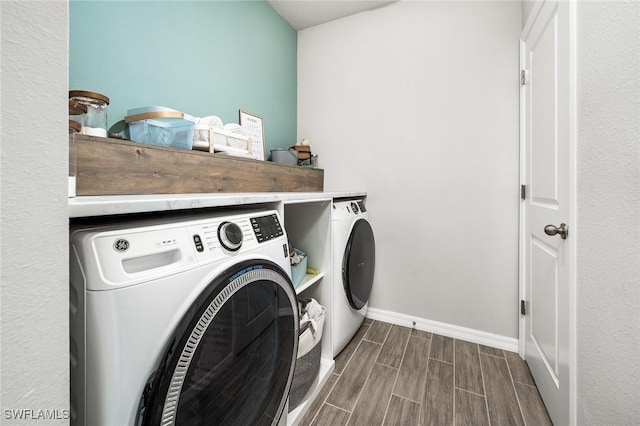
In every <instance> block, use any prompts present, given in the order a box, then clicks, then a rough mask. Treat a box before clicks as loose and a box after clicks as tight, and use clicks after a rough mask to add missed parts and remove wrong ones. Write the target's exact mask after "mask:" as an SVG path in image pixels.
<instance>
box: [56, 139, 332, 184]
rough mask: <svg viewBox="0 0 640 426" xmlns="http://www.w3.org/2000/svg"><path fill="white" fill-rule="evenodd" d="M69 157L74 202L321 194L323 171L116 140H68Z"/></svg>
mask: <svg viewBox="0 0 640 426" xmlns="http://www.w3.org/2000/svg"><path fill="white" fill-rule="evenodd" d="M69 154H70V155H69V157H70V163H71V164H70V169H71V170H75V171H76V194H77V195H78V196H84V195H142V194H194V193H243V192H322V190H323V188H324V171H323V170H322V169H313V168H309V167H299V166H289V165H284V164H278V163H273V162H270V161H258V160H252V159H248V158H238V157H231V156H228V155H219V154H210V153H208V152H201V151H193V150H186V149H175V148H167V147H162V146H156V145H149V144H141V143H136V142H131V141H124V140H120V139H111V138H100V137H95V136H88V135H72V136H70V137H69ZM74 164H75V167H74Z"/></svg>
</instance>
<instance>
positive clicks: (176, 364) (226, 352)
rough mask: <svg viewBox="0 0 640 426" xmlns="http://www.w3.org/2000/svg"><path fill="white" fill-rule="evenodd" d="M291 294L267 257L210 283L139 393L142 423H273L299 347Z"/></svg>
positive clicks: (279, 412) (289, 286) (294, 301)
mask: <svg viewBox="0 0 640 426" xmlns="http://www.w3.org/2000/svg"><path fill="white" fill-rule="evenodd" d="M298 327H299V325H298V310H297V299H296V293H295V290H294V288H293V285H292V284H291V280H290V279H289V278H288V276H287V274H286V273H285V272H284V271H282V270H281V269H280V268H279V267H278V266H277V265H275V264H272V263H271V262H266V261H256V260H253V261H247V262H243V263H240V264H238V265H236V266H234V267H232V268H230V269H229V270H227V271H226V272H225V273H223V274H221V275H219V276H218V278H216V279H215V280H214V281H213V282H211V283H210V284H209V286H208V287H207V288H206V290H205V291H204V292H203V293H202V294H201V295H200V296H199V297H198V298H197V300H196V301H195V302H194V303H193V305H192V306H191V308H190V309H189V310H188V311H187V313H186V314H185V315H184V317H183V318H182V320H181V322H180V323H179V325H178V327H177V328H176V331H175V332H174V334H173V337H172V338H171V340H170V346H169V348H168V350H167V352H166V354H165V356H164V358H163V359H162V361H161V363H160V366H159V368H158V369H157V371H156V373H155V374H154V376H153V377H152V378H151V379H150V381H149V383H148V385H147V388H146V390H145V393H144V395H143V397H142V399H141V404H140V406H141V408H140V411H139V415H138V420H139V421H138V424H142V425H163V426H164V425H189V426H197V425H276V424H277V423H278V421H279V419H280V417H281V416H282V414H283V413H284V410H285V405H286V400H287V398H288V395H289V390H290V387H291V380H292V378H293V369H294V367H295V360H296V356H297V352H298Z"/></svg>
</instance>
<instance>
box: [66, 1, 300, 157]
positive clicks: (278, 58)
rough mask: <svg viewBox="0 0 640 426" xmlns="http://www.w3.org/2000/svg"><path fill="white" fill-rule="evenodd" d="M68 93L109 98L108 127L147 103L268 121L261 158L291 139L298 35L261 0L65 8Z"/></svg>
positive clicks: (89, 3) (232, 119)
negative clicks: (244, 114) (78, 91)
mask: <svg viewBox="0 0 640 426" xmlns="http://www.w3.org/2000/svg"><path fill="white" fill-rule="evenodd" d="M69 9H70V12H69V13H70V24H69V25H70V37H69V38H70V41H69V43H70V46H69V47H70V48H69V88H70V89H82V90H91V91H95V92H99V93H102V94H104V95H106V96H108V97H109V98H110V99H111V103H110V105H109V110H108V116H109V126H111V125H113V124H114V123H116V122H118V121H119V120H122V119H124V117H125V116H126V114H127V110H128V109H131V108H137V107H142V106H149V105H161V106H166V107H169V108H175V109H178V110H181V111H184V112H186V113H188V114H191V115H194V116H197V117H204V116H207V115H217V116H218V117H220V118H221V119H222V120H223V121H224V122H225V123H237V122H238V110H239V109H243V110H246V111H249V112H252V113H255V114H258V115H261V116H262V117H263V119H264V126H265V140H266V145H267V146H266V153H267V154H268V153H269V150H270V149H272V148H276V147H286V146H291V145H293V144H294V143H295V142H296V87H297V81H296V78H297V76H296V74H297V69H296V66H297V64H296V63H297V57H296V55H297V33H296V31H295V30H294V29H293V28H292V27H291V26H290V25H289V24H288V23H287V22H286V21H285V20H284V19H282V17H281V16H280V15H278V13H277V12H276V11H275V10H274V9H273V8H272V7H271V6H270V5H269V4H268V3H267V2H266V1H264V0H260V1H258V0H256V1H184V0H180V1H176V0H174V1H71V2H70V6H69Z"/></svg>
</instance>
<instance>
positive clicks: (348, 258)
mask: <svg viewBox="0 0 640 426" xmlns="http://www.w3.org/2000/svg"><path fill="white" fill-rule="evenodd" d="M368 217H369V215H368V212H367V209H366V207H365V203H364V200H362V199H358V200H346V201H345V200H335V201H334V202H333V210H332V215H331V234H332V240H333V244H332V245H333V277H332V282H333V314H332V319H331V330H332V333H331V336H332V341H333V356H334V357H335V356H336V355H338V354H339V353H340V351H342V349H344V347H345V346H346V345H347V343H349V341H350V340H351V339H352V338H353V336H354V335H355V334H356V332H357V331H358V328H360V326H361V325H362V322H363V321H364V318H365V315H366V313H367V307H368V301H369V295H370V294H371V287H372V286H373V274H374V271H375V256H376V247H375V238H374V235H373V229H372V228H371V225H370V224H369V221H368Z"/></svg>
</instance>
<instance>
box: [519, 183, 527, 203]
mask: <svg viewBox="0 0 640 426" xmlns="http://www.w3.org/2000/svg"><path fill="white" fill-rule="evenodd" d="M526 198H527V185H520V199H521V200H525V199H526Z"/></svg>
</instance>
